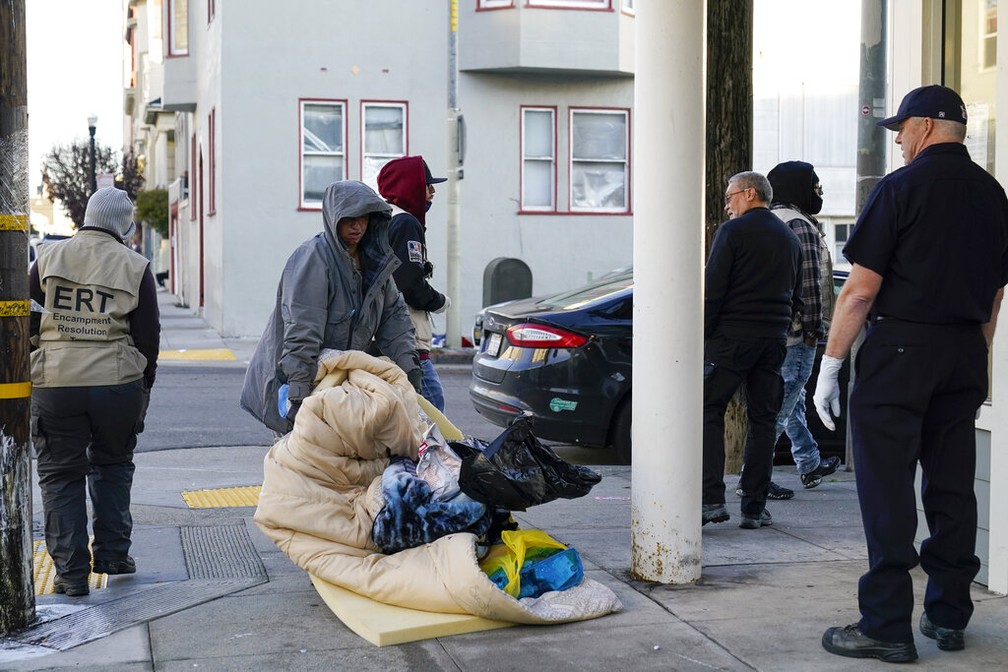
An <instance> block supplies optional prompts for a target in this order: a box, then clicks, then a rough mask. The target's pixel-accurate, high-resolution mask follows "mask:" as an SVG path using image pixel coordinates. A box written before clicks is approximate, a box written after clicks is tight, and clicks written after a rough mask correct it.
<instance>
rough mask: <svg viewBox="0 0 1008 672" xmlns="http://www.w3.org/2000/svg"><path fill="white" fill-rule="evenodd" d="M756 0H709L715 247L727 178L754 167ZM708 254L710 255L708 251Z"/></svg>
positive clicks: (738, 397)
mask: <svg viewBox="0 0 1008 672" xmlns="http://www.w3.org/2000/svg"><path fill="white" fill-rule="evenodd" d="M752 51H753V0H741V1H740V0H708V2H707V151H706V157H707V162H706V165H705V170H706V181H707V189H706V191H705V196H706V198H705V199H704V200H705V225H706V226H705V228H706V232H705V238H706V245H707V251H708V252H709V251H710V246H711V241H713V239H714V232H715V231H716V230H717V227H718V226H719V225H720V224H721V222H723V221H724V220H725V217H726V215H725V212H724V193H725V187H726V186H727V185H728V179H729V178H730V177H731V176H732V175H735V174H736V173H741V172H742V171H744V170H752V165H753V143H752V136H753V133H752V128H753V122H752V115H753V103H752V97H753V80H752V66H753V56H752ZM704 258H706V256H705V257H704ZM744 390H745V386H742V387H741V388H739V391H738V392H737V393H736V394H735V396H734V397H733V398H732V401H731V403H730V404H728V410H727V411H726V413H725V473H731V474H734V473H738V471H739V469H740V468H741V466H742V449H743V446H744V444H745V439H746V434H747V431H748V423H747V421H746V402H745V391H744Z"/></svg>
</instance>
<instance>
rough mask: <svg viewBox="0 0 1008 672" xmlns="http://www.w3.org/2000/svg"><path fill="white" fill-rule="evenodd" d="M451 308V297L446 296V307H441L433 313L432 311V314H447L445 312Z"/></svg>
mask: <svg viewBox="0 0 1008 672" xmlns="http://www.w3.org/2000/svg"><path fill="white" fill-rule="evenodd" d="M449 308H451V297H450V296H448V295H447V294H445V295H444V305H443V306H441V307H440V308H438V309H437V310H433V311H431V312H432V313H437V314H440V313H443V312H445V311H446V310H448V309H449Z"/></svg>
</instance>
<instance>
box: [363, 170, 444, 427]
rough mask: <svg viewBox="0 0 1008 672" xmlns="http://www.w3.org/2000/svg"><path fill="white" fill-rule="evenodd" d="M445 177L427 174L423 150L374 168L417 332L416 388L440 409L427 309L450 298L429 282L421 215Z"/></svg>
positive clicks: (399, 282) (437, 308)
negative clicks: (419, 378)
mask: <svg viewBox="0 0 1008 672" xmlns="http://www.w3.org/2000/svg"><path fill="white" fill-rule="evenodd" d="M446 179H447V178H444V177H433V176H431V172H430V168H428V167H427V162H426V161H424V159H423V157H422V156H403V157H400V158H398V159H392V160H391V161H389V162H388V163H386V164H385V165H384V166H383V167H382V169H381V171H380V172H379V173H378V193H380V194H381V196H382V198H384V199H385V200H386V201H388V202H389V203H390V204H391V205H392V221H391V222H390V224H389V242H390V243H391V245H392V250H393V251H394V252H395V253H396V256H398V257H399V261H401V262H402V263H401V264H400V265H399V268H397V269H396V270H395V273H394V274H393V277H394V278H395V282H396V286H397V287H398V288H399V291H400V292H402V295H403V299H404V300H405V301H406V306H407V308H408V309H409V315H410V319H411V320H412V321H413V329H414V331H415V332H416V350H417V356H418V357H419V358H420V368H421V370H422V371H423V381H422V382H421V385H420V394H422V395H423V397H424V398H425V399H427V401H429V402H431V404H433V405H434V407H435V408H437V409H438V410H439V411H444V403H445V402H444V389H443V388H442V386H441V379H440V377H439V376H438V374H437V370H436V369H435V368H434V364H433V363H432V362H431V360H430V350H431V341H432V340H433V329H432V328H431V318H430V313H443V312H444V311H445V310H447V309H448V306H450V305H451V301H450V300H449V299H448V297H447V296H445V295H444V294H442V293H441V292H439V291H437V290H436V289H434V288H433V287H432V286H431V284H430V282H428V278H430V277H431V276H432V275H433V273H434V266H433V265H432V264H431V263H430V262H429V261H428V260H427V224H426V222H425V218H426V214H427V210H429V209H430V206H431V202H432V200H433V198H434V193H435V189H434V185H435V184H438V183H440V182H444V181H445V180H446Z"/></svg>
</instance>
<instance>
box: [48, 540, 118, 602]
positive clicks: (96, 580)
mask: <svg viewBox="0 0 1008 672" xmlns="http://www.w3.org/2000/svg"><path fill="white" fill-rule="evenodd" d="M32 551H33V552H32V577H33V578H34V581H35V594H36V595H53V594H54V593H55V592H56V589H55V588H54V587H53V580H54V579H55V578H56V567H55V565H53V561H52V558H51V557H49V552H48V551H47V550H46V547H45V542H44V541H42V540H36V541H34V542H33V547H32ZM88 585H89V586H90V587H91V590H97V589H99V588H104V587H105V586H107V585H108V574H93V573H92V574H91V576H89V577H88Z"/></svg>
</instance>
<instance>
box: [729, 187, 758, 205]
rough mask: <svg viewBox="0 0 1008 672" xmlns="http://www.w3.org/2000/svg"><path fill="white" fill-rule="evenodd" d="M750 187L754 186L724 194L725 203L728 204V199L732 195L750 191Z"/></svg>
mask: <svg viewBox="0 0 1008 672" xmlns="http://www.w3.org/2000/svg"><path fill="white" fill-rule="evenodd" d="M750 189H752V187H746V188H745V189H739V190H738V191H733V192H731V193H730V194H725V195H724V203H725V205H728V201H730V200H731V197H732V196H737V195H738V194H744V193H745V192H747V191H749V190H750Z"/></svg>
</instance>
